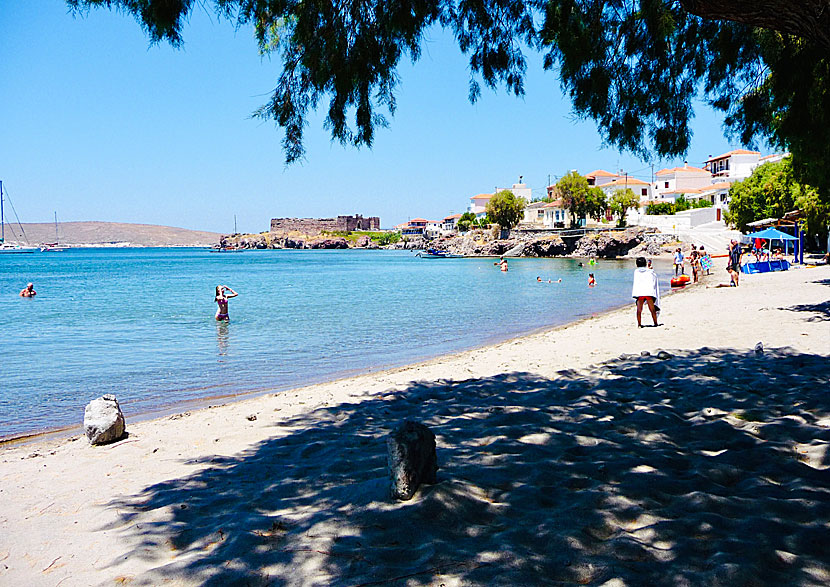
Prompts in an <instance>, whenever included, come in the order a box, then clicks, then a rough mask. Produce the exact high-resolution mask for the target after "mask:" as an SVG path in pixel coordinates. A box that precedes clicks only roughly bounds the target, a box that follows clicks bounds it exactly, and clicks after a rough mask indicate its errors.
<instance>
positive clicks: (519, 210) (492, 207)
mask: <svg viewBox="0 0 830 587" xmlns="http://www.w3.org/2000/svg"><path fill="white" fill-rule="evenodd" d="M525 206H527V200H525V199H524V198H522V197H519V196H517V195H516V194H514V193H513V192H511V191H510V190H502V191H500V192H499V193H497V194H496V195H495V196H493V197H492V198H490V201H489V202H487V206H486V208H485V209H486V210H487V217H488V218H489V219H490V220H492V221H493V222H495V223H496V224H498V225H499V228H501V230H502V231H509V230H510V229H511V228H513V227H514V226H516V225H517V224H518V223H519V222H521V220H522V217H523V216H524V209H525Z"/></svg>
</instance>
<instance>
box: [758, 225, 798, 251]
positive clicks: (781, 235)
mask: <svg viewBox="0 0 830 587" xmlns="http://www.w3.org/2000/svg"><path fill="white" fill-rule="evenodd" d="M746 236H748V237H749V238H750V239H753V238H762V239H767V240H769V241H774V240H776V241H782V242H783V243H784V251H785V254H789V252H790V248H789V246H788V241H797V240H798V238H796V237H794V236H792V235H789V234H787V233H786V232H781V231H780V230H778V229H777V228H772V227H769V228H765V229H764V230H761V231H758V232H752V233H750V234H748V235H746Z"/></svg>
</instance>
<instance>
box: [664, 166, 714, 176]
mask: <svg viewBox="0 0 830 587" xmlns="http://www.w3.org/2000/svg"><path fill="white" fill-rule="evenodd" d="M681 172H685V173H701V172H702V173H709V172H708V171H706V170H705V169H701V168H700V167H691V166H688V165H686V166H684V167H672V168H671V169H668V168H666V169H661V170H660V171H658V172H657V173H655V174H654V175H668V174H670V173H681Z"/></svg>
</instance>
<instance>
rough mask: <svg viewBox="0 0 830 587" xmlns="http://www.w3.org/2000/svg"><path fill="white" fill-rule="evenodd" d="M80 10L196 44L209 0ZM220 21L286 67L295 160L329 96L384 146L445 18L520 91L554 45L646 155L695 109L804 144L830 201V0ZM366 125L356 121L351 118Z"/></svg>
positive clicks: (403, 9)
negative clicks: (406, 73)
mask: <svg viewBox="0 0 830 587" xmlns="http://www.w3.org/2000/svg"><path fill="white" fill-rule="evenodd" d="M67 3H68V5H69V6H70V8H71V9H72V10H73V11H74V12H75V13H79V12H83V11H85V10H88V9H90V8H92V7H107V8H112V9H116V10H123V11H124V12H127V13H129V14H132V15H133V16H134V17H135V18H136V19H137V20H138V21H139V23H140V24H141V26H143V27H144V28H145V30H146V31H147V33H148V34H149V36H150V40H151V41H152V42H159V41H162V40H164V41H169V42H170V43H172V44H173V45H174V46H179V45H181V44H182V42H183V39H182V27H183V24H184V23H185V22H186V21H187V18H188V15H189V13H190V11H191V10H192V9H193V8H194V7H197V6H198V7H203V6H204V4H203V3H197V2H195V0H176V1H170V0H140V1H138V0H67ZM213 9H214V11H215V12H216V13H217V15H219V16H220V17H221V18H227V19H229V20H232V21H234V22H235V24H236V25H237V26H244V25H253V29H254V31H255V35H256V38H257V41H258V43H259V47H260V51H261V52H263V53H272V54H276V55H279V57H280V58H281V59H282V68H281V73H280V76H279V79H278V80H277V83H276V87H275V90H274V93H273V95H272V96H271V99H270V100H269V102H268V103H267V104H265V105H264V106H262V108H260V109H259V110H257V111H256V113H255V115H256V116H259V117H261V118H264V119H270V120H274V121H275V122H276V123H277V124H278V125H279V126H280V127H281V128H282V129H283V130H284V133H285V134H284V138H283V145H284V147H285V152H286V159H287V160H288V161H294V160H296V159H298V158H300V157H302V155H303V132H304V129H305V126H306V122H307V119H308V117H309V114H310V112H311V111H313V110H315V109H316V108H317V107H318V106H320V105H321V103H322V102H324V101H325V100H328V109H327V117H326V120H325V125H326V126H327V127H328V128H329V129H330V131H331V133H332V136H333V138H335V139H337V140H339V141H341V142H343V143H351V144H354V145H371V144H372V141H373V139H374V131H375V129H376V128H377V127H383V126H385V125H386V124H387V118H386V116H385V113H388V114H389V115H392V114H394V112H395V108H396V102H395V89H396V86H397V83H398V73H397V68H398V65H399V63H400V61H401V59H402V58H409V59H411V60H412V61H417V60H418V59H419V57H420V54H421V47H422V44H423V43H425V42H426V39H427V38H428V34H427V33H428V31H429V29H430V28H431V27H434V26H441V27H444V28H445V29H448V30H449V31H451V33H452V34H453V35H454V36H455V39H456V41H457V43H458V46H459V48H460V50H461V51H462V52H463V53H464V54H466V55H468V56H469V63H470V72H471V79H470V88H469V97H470V99H471V100H475V99H477V98H478V96H479V95H480V92H481V84H482V83H483V84H484V85H486V86H488V87H491V88H496V87H498V86H501V85H503V86H504V87H505V88H506V89H507V90H508V91H510V92H512V93H513V94H515V95H517V96H520V95H522V94H523V93H524V75H525V72H526V69H527V62H526V59H525V54H524V50H526V49H525V48H527V47H531V48H532V49H533V50H539V51H541V52H542V53H543V63H544V67H545V69H547V70H551V71H553V72H554V75H556V76H557V77H558V78H559V80H560V83H561V85H562V89H563V91H564V92H565V93H566V94H567V95H568V97H569V98H570V99H571V101H572V103H573V106H574V110H575V113H576V114H577V116H579V117H583V118H592V119H594V120H595V121H596V123H597V125H598V127H599V130H600V133H601V134H602V136H603V138H604V139H605V140H606V141H607V142H608V143H610V144H612V145H615V146H617V147H619V148H622V149H625V150H629V151H631V152H633V153H636V154H638V155H640V156H643V157H649V156H650V155H653V154H656V155H659V156H661V157H672V156H678V155H681V154H684V153H685V152H686V151H687V150H688V148H689V142H690V138H691V131H690V128H689V122H690V120H691V119H692V117H693V116H694V112H693V104H694V101H695V99H697V98H701V99H703V100H704V101H706V102H707V103H709V104H710V105H712V106H713V107H715V108H717V109H720V110H721V111H723V112H724V113H725V115H726V121H725V122H726V128H727V129H728V132H729V133H730V134H732V135H734V136H735V137H737V138H739V139H740V140H741V142H742V143H744V144H747V145H750V144H752V143H753V142H754V141H756V140H768V141H769V142H770V143H771V144H772V145H774V146H776V147H780V148H783V149H789V150H790V151H791V152H792V153H793V169H794V171H796V172H797V173H799V174H800V175H801V176H803V178H804V180H805V181H807V183H810V184H811V185H814V186H817V187H818V188H819V189H820V190H823V191H821V192H820V194H821V196H822V197H823V198H824V199H828V198H830V196H828V193H830V190H829V189H828V188H830V165H828V162H830V108H827V106H826V104H827V96H828V95H830V9H828V5H827V1H826V0H811V1H802V2H792V1H790V0H764V1H763V2H758V1H757V0H734V1H733V2H723V1H720V0H509V1H496V2H468V1H462V0H404V1H401V2H388V1H383V0H359V1H358V0H344V1H343V2H277V1H274V0H271V1H266V0H260V1H251V0H213ZM350 119H353V123H352V122H350Z"/></svg>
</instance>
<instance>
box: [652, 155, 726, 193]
mask: <svg viewBox="0 0 830 587" xmlns="http://www.w3.org/2000/svg"><path fill="white" fill-rule="evenodd" d="M709 185H712V174H711V173H709V172H708V171H707V170H705V169H701V168H700V167H690V166H689V164H688V163H684V164H683V167H672V168H671V169H661V170H660V171H658V172H657V173H656V174H655V182H654V199H655V200H665V201H669V202H673V201H675V200H676V199H677V197H678V196H680V194H685V193H688V191H689V190H696V189H700V188H704V187H706V186H709Z"/></svg>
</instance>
